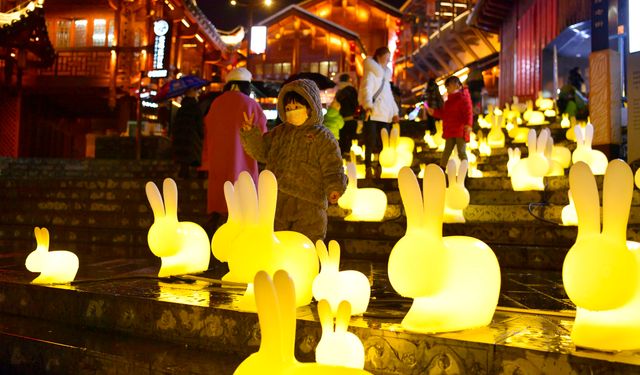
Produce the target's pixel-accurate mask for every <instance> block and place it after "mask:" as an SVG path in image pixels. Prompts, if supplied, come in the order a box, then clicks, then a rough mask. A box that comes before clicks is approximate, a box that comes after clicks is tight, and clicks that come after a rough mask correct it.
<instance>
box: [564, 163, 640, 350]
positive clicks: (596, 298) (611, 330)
mask: <svg viewBox="0 0 640 375" xmlns="http://www.w3.org/2000/svg"><path fill="white" fill-rule="evenodd" d="M569 185H570V188H571V194H572V196H573V199H574V202H575V206H576V211H577V214H578V237H577V238H576V242H575V244H574V245H573V246H572V247H571V249H569V252H568V253H567V256H566V258H565V260H564V264H563V268H562V280H563V282H564V287H565V290H566V292H567V295H568V296H569V298H571V301H573V302H574V303H575V304H576V318H575V322H574V325H573V329H572V332H571V339H572V340H573V342H574V343H575V345H576V346H580V347H587V348H592V349H599V350H606V351H618V350H638V349H640V243H637V242H631V241H626V233H627V222H628V219H629V211H630V207H631V199H632V195H633V174H632V172H631V168H629V166H628V165H627V164H626V163H625V162H623V161H622V160H613V161H611V162H610V163H609V165H608V167H607V170H606V173H605V176H604V185H603V192H602V195H603V198H602V203H603V207H602V211H603V213H602V230H601V229H600V204H599V201H600V200H599V196H598V187H597V185H596V181H595V178H594V176H593V173H592V172H591V170H590V168H589V166H588V165H586V164H585V163H583V162H578V163H576V164H574V165H573V166H572V167H571V170H570V172H569Z"/></svg>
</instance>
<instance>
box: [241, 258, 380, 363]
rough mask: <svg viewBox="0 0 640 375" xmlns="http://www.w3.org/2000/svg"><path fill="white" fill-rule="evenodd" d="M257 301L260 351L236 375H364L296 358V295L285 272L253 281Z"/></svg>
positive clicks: (257, 277) (260, 276) (291, 282)
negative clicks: (304, 361) (301, 361)
mask: <svg viewBox="0 0 640 375" xmlns="http://www.w3.org/2000/svg"><path fill="white" fill-rule="evenodd" d="M254 284H255V299H256V301H255V302H256V306H257V308H258V320H259V322H260V349H259V350H258V351H257V352H256V353H253V354H251V355H250V356H249V357H247V358H246V359H245V360H244V361H242V363H241V364H240V366H238V368H237V369H236V371H235V372H234V375H257V374H269V375H280V374H282V375H284V374H287V375H308V374H313V375H315V374H323V375H324V374H326V375H333V374H335V375H363V374H370V373H369V372H368V371H365V370H362V369H354V368H348V367H340V366H329V365H323V364H319V363H300V362H298V361H297V360H296V358H295V355H294V348H295V340H296V292H295V288H294V284H293V280H291V278H290V277H289V275H288V274H287V272H285V271H282V270H280V271H277V272H276V273H275V274H274V276H273V280H271V277H269V274H267V273H266V272H264V271H260V272H258V273H257V274H256V276H255V279H254Z"/></svg>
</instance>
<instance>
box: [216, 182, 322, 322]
mask: <svg viewBox="0 0 640 375" xmlns="http://www.w3.org/2000/svg"><path fill="white" fill-rule="evenodd" d="M226 186H227V187H229V186H230V184H226ZM229 194H230V196H228V195H229ZM277 194H278V182H277V181H276V177H275V176H274V175H273V173H272V172H270V171H268V170H265V171H262V172H261V173H260V177H259V178H258V187H257V190H256V185H255V184H254V182H253V179H252V178H251V175H250V174H249V173H247V172H241V173H240V175H239V176H238V180H237V181H236V183H235V185H234V186H233V188H226V189H225V198H226V200H227V205H229V203H231V204H238V207H237V208H235V209H236V210H238V211H239V212H241V215H240V216H241V223H240V224H239V228H240V229H239V231H238V233H237V235H236V236H235V237H234V238H231V239H229V242H228V243H224V242H222V241H215V235H214V241H212V251H213V253H214V255H215V254H219V253H220V250H219V249H217V248H214V246H220V247H226V248H227V252H226V254H225V255H226V257H225V258H222V259H226V261H227V262H228V263H229V273H227V274H226V275H224V276H223V277H222V279H223V280H224V281H231V282H239V283H246V284H249V286H248V287H247V291H246V292H245V294H244V296H243V298H242V299H241V301H240V308H242V309H244V310H249V311H252V310H254V309H255V306H254V304H253V292H252V285H250V283H251V280H253V276H254V275H255V274H256V273H257V272H258V271H261V270H263V271H266V272H268V273H270V274H273V273H274V272H275V271H276V270H279V269H284V270H286V271H287V272H289V273H290V275H291V277H292V278H293V280H294V281H295V283H296V286H297V293H296V304H297V306H304V305H307V304H309V302H311V298H312V294H311V284H312V283H313V279H314V278H315V277H316V275H317V274H318V268H319V265H318V257H317V255H316V252H315V247H314V246H313V243H312V242H311V240H309V239H308V238H307V237H306V236H305V235H303V234H301V233H298V232H293V231H278V232H274V231H273V223H274V218H275V211H276V201H277ZM228 208H229V212H230V213H231V211H232V210H233V209H234V208H231V207H228ZM228 224H229V223H225V224H223V225H222V226H221V227H220V228H219V229H218V231H221V230H225V226H226V225H228ZM216 233H217V232H216ZM218 259H220V260H222V259H221V258H218Z"/></svg>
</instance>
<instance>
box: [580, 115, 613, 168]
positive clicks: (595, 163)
mask: <svg viewBox="0 0 640 375" xmlns="http://www.w3.org/2000/svg"><path fill="white" fill-rule="evenodd" d="M575 132H576V143H577V146H576V149H575V150H574V151H573V154H572V155H571V160H572V161H573V163H574V164H575V163H577V162H579V161H582V162H585V163H586V164H588V165H589V167H590V168H591V171H592V172H593V174H595V175H603V174H604V173H605V171H606V169H607V163H608V162H609V161H608V159H607V156H606V155H605V154H604V153H603V152H602V151H599V150H593V149H592V148H591V142H592V141H593V125H591V124H587V126H586V127H585V128H584V131H583V129H582V128H581V127H576V128H575Z"/></svg>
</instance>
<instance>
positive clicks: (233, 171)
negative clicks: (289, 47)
mask: <svg viewBox="0 0 640 375" xmlns="http://www.w3.org/2000/svg"><path fill="white" fill-rule="evenodd" d="M251 78H252V75H251V72H250V71H249V70H247V69H246V68H244V67H240V68H235V69H233V70H231V71H230V72H229V73H227V75H226V84H225V86H224V89H223V93H222V94H221V95H220V96H218V97H217V98H216V99H215V100H214V101H213V103H211V107H210V109H209V112H208V113H207V116H206V117H205V119H204V123H205V147H204V149H205V153H206V155H205V156H204V157H203V160H205V162H206V163H207V166H208V170H209V183H208V191H207V212H208V213H209V215H210V217H209V222H208V223H207V224H206V227H207V228H205V229H206V230H207V231H208V232H209V234H210V235H212V234H213V232H214V231H215V229H216V228H217V227H218V226H219V225H221V224H223V223H224V222H225V221H226V216H227V214H228V211H227V204H226V201H225V199H224V190H223V185H224V183H225V181H232V182H233V181H235V180H237V179H238V175H239V174H240V172H242V171H247V172H249V173H250V174H251V176H252V177H253V180H254V181H257V180H258V163H257V162H256V161H255V160H254V159H253V158H251V157H250V156H249V155H248V154H247V153H246V152H245V151H244V149H243V148H242V144H241V143H240V127H241V124H242V121H243V120H244V117H243V113H246V114H247V115H251V116H253V118H254V120H255V122H256V124H257V126H258V128H259V130H260V131H261V132H262V133H265V132H266V131H267V118H266V117H265V115H264V112H263V111H262V108H261V107H260V105H259V104H258V103H257V102H256V101H255V100H253V99H252V98H251V97H249V94H250V93H251Z"/></svg>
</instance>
